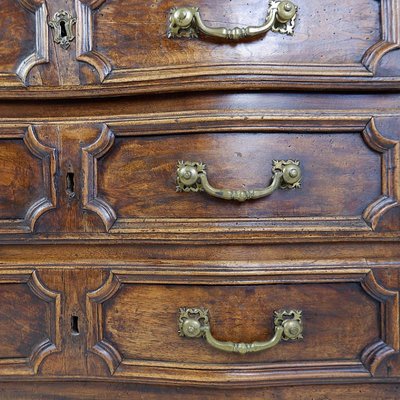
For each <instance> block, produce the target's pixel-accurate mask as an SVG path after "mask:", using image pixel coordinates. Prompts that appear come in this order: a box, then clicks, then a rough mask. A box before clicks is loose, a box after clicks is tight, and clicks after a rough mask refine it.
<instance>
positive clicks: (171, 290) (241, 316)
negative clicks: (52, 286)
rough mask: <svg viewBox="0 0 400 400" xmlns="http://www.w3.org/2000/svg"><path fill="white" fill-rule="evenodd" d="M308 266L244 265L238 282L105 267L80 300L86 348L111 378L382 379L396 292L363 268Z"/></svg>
mask: <svg viewBox="0 0 400 400" xmlns="http://www.w3.org/2000/svg"><path fill="white" fill-rule="evenodd" d="M192 267H193V266H192ZM318 268H323V267H322V266H319V267H317V268H315V269H314V272H311V271H307V270H300V269H299V270H297V271H293V272H288V271H289V270H288V269H287V268H285V267H283V268H281V269H280V270H279V271H273V270H271V269H269V270H268V268H267V267H264V268H263V269H261V267H260V269H259V270H258V272H255V270H254V267H253V270H252V268H248V269H247V270H246V276H245V277H241V276H240V274H238V273H237V271H236V272H234V270H233V269H230V268H227V267H218V266H216V267H214V268H213V270H212V271H210V270H209V269H208V270H204V269H201V268H200V267H199V266H197V268H195V267H193V270H192V269H190V268H189V270H185V272H183V271H182V266H179V265H177V266H169V268H168V271H166V269H164V271H160V270H158V271H156V270H153V271H154V272H153V274H152V275H151V276H150V275H148V272H147V273H146V272H145V270H142V271H140V270H139V268H136V270H135V271H132V270H131V271H120V270H118V269H115V270H113V271H112V272H111V274H110V276H109V278H108V280H107V281H106V282H105V283H104V285H103V286H101V287H100V288H99V289H97V290H96V291H94V292H89V293H88V294H87V310H88V320H89V321H90V322H89V327H88V329H89V348H90V349H91V352H92V353H94V354H96V355H97V356H98V357H100V358H102V359H103V360H104V361H105V362H106V364H107V366H108V369H109V371H110V373H111V374H112V375H113V376H114V377H116V378H123V377H124V378H132V379H135V378H136V379H140V380H142V379H156V380H157V379H158V380H160V381H163V382H165V381H181V382H189V381H190V382H191V383H195V384H196V385H197V384H202V383H204V382H206V384H207V385H210V383H212V384H227V383H228V382H229V383H230V384H233V385H234V384H246V383H249V382H251V381H252V382H255V381H257V382H258V383H260V382H266V381H282V380H285V381H292V380H293V381H294V380H301V379H307V378H311V377H312V378H314V379H317V380H318V379H326V378H327V377H332V376H334V377H336V378H338V379H346V378H348V379H352V378H354V379H357V378H368V377H371V376H386V374H387V373H388V372H387V371H388V369H386V368H385V367H383V365H384V364H385V363H386V361H387V358H389V357H391V356H393V355H394V354H395V353H396V352H397V351H398V346H399V343H398V341H399V336H398V333H399V332H398V316H399V315H398V292H397V291H396V290H393V291H392V290H389V289H387V288H384V287H383V286H381V285H380V284H379V283H378V281H377V279H376V277H375V276H374V274H373V272H371V270H368V269H360V268H350V267H349V269H348V270H347V271H346V270H340V271H339V270H335V269H334V268H331V269H330V270H329V272H327V271H326V270H325V272H324V274H323V275H321V274H319V273H318V272H317V270H318ZM267 270H268V272H266V271H267ZM285 270H286V271H285ZM230 273H232V274H236V277H234V276H230V275H229V274H230ZM146 275H147V276H146ZM195 309H197V310H195ZM282 310H286V311H283V312H282ZM290 310H297V311H296V312H294V313H291V312H290ZM207 318H208V319H207ZM283 320H285V322H284V323H283V326H287V328H288V329H286V330H285V331H284V332H285V333H283V336H279V333H280V329H281V328H279V327H280V326H282V325H281V324H282V321H283ZM289 320H290V322H289V325H290V327H291V328H290V329H289V325H286V324H287V323H288V321H289ZM274 324H275V327H274ZM206 326H207V327H208V328H207V329H208V330H209V332H211V336H212V337H208V335H207V338H206V337H205V336H206V334H205V329H206V328H205V327H206ZM277 336H279V337H278V338H277ZM271 340H272V342H273V343H272V342H271ZM255 341H256V342H261V343H258V344H253V345H251V343H253V342H255ZM227 342H235V343H242V344H239V345H236V346H235V345H234V344H232V343H227ZM265 342H268V343H265ZM243 343H244V344H243ZM246 343H247V344H248V345H247V346H246ZM257 347H258V350H259V351H257V352H253V351H255V349H257ZM246 352H247V353H246ZM385 360H386V361H385ZM382 374H383V375H382Z"/></svg>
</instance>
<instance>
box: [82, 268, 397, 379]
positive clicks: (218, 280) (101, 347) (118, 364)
mask: <svg viewBox="0 0 400 400" xmlns="http://www.w3.org/2000/svg"><path fill="white" fill-rule="evenodd" d="M366 265H367V264H366V263H365V266H366ZM259 267H260V268H261V266H259ZM360 267H361V268H360ZM149 268H150V269H151V266H149V265H146V266H142V267H140V266H137V267H136V268H134V270H131V269H123V270H119V269H114V270H112V271H111V272H110V274H109V276H108V278H107V280H106V281H105V283H104V284H103V285H102V286H100V288H98V289H97V290H95V291H93V292H89V293H87V299H86V307H87V313H88V321H89V327H88V329H89V346H90V351H91V352H93V353H95V354H97V355H98V356H100V357H101V358H102V359H103V360H104V361H105V362H106V364H107V366H108V368H109V371H110V374H112V375H114V376H116V377H119V378H123V379H138V380H140V381H141V382H143V381H153V380H154V379H157V381H159V383H166V382H171V381H174V383H177V382H180V383H184V382H187V381H190V382H192V383H194V382H195V383H196V385H201V384H202V383H204V376H203V372H202V371H203V370H204V369H206V370H207V374H208V379H207V380H206V381H207V384H209V383H210V381H209V379H210V372H212V383H213V384H216V385H223V384H226V383H228V382H229V384H232V385H243V384H249V383H251V382H255V381H257V382H258V383H260V380H262V381H263V382H265V383H266V382H272V381H286V382H287V380H288V379H290V380H296V379H300V380H301V379H307V378H312V379H314V380H315V379H316V378H315V376H316V374H317V375H318V377H319V378H317V379H326V378H327V377H329V376H335V377H336V378H338V379H352V378H360V377H364V378H368V377H371V376H377V372H378V369H379V367H380V366H381V365H382V364H383V363H384V362H385V361H386V360H387V358H388V357H389V356H391V355H393V354H395V353H397V352H398V351H399V324H398V321H399V292H397V291H392V290H388V289H386V288H384V287H382V286H381V285H380V284H379V283H378V282H377V280H376V278H375V276H374V274H373V272H372V270H371V269H370V268H362V265H359V264H354V265H353V266H352V265H346V269H335V268H333V266H332V268H330V269H329V268H328V269H327V268H326V266H322V265H321V266H320V267H318V266H316V265H314V266H313V270H312V271H309V270H307V269H304V270H301V269H295V270H290V269H288V270H286V271H285V270H282V269H277V270H273V269H268V268H262V269H260V270H257V271H253V272H252V271H251V270H246V271H247V273H246V279H245V282H246V284H271V283H273V282H275V283H276V279H277V277H278V276H279V279H280V280H281V281H282V282H284V283H286V284H287V283H290V284H305V283H330V282H332V283H334V282H336V283H353V282H355V283H359V284H360V285H361V287H362V288H363V289H364V291H365V292H366V293H367V294H368V295H369V296H370V297H372V298H373V299H374V300H376V301H377V302H378V303H379V304H380V307H379V308H378V310H379V311H378V312H379V315H378V317H379V318H380V320H381V323H380V330H381V332H380V338H379V339H378V340H377V341H376V342H374V343H372V344H368V345H366V347H365V349H364V350H363V351H362V353H361V354H360V357H359V359H355V360H325V361H318V362H314V361H309V362H302V363H300V364H299V363H294V364H292V363H286V362H284V361H282V363H278V364H277V363H274V364H272V365H270V364H260V365H255V366H253V367H252V368H250V367H249V366H241V365H237V364H235V374H234V375H235V376H232V373H231V372H232V366H231V365H230V366H229V367H227V369H226V371H225V369H224V368H223V366H222V365H218V366H216V365H214V364H212V363H211V364H209V365H203V364H201V366H198V365H196V363H195V362H193V363H190V364H184V365H183V364H180V363H175V362H164V361H159V362H158V361H151V362H147V361H146V360H133V359H127V358H124V357H123V354H121V353H120V352H119V351H118V349H117V347H116V345H115V344H113V343H110V342H109V341H108V340H107V339H106V338H105V336H104V330H105V326H104V323H105V322H104V319H103V318H104V315H103V304H104V303H105V302H106V301H108V300H110V299H111V298H113V297H114V296H115V295H118V291H119V289H120V288H121V285H122V284H141V283H143V284H144V283H146V284H149V282H148V274H149V272H148V271H149ZM319 268H320V269H321V270H322V271H323V272H321V273H319V272H318V269H319ZM194 270H195V271H196V272H195V273H194V274H191V273H190V272H188V274H182V268H181V267H179V265H177V266H173V265H169V266H168V268H167V269H166V270H165V271H159V272H158V273H157V276H155V277H154V280H153V281H154V282H153V283H152V284H158V283H160V282H162V283H165V282H168V284H173V285H197V284H204V276H203V275H204V272H205V271H204V272H203V273H200V272H198V269H197V268H195V267H194ZM206 270H207V269H206ZM310 272H312V273H310ZM232 273H233V274H234V275H235V276H236V275H237V270H236V268H235V269H234V271H233V272H232ZM226 274H227V275H226ZM252 274H254V276H252ZM208 275H210V280H211V281H212V283H213V284H229V285H235V284H239V282H240V281H238V283H235V280H232V277H231V276H230V275H229V272H228V271H227V270H226V268H223V267H221V268H218V267H214V269H213V271H209V270H208ZM225 275H226V276H225ZM211 276H212V278H211ZM227 282H228V283H227ZM304 312H305V313H306V310H304ZM374 317H375V316H373V317H372V318H374ZM347 322H349V321H347ZM349 323H350V322H349ZM227 371H229V372H228V374H226V372H227Z"/></svg>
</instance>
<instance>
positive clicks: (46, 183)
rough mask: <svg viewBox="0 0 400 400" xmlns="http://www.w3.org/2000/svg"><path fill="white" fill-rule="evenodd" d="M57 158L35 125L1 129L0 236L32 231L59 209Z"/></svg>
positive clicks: (2, 127) (3, 127) (54, 151)
mask: <svg viewBox="0 0 400 400" xmlns="http://www.w3.org/2000/svg"><path fill="white" fill-rule="evenodd" d="M56 163H57V155H56V150H55V149H54V148H52V147H49V146H46V145H44V144H43V143H41V142H40V141H39V140H38V138H37V136H36V133H35V130H34V128H33V127H32V126H28V127H18V126H1V127H0V233H28V232H33V231H34V228H35V224H36V221H37V220H38V218H39V217H40V216H41V215H42V214H43V213H45V212H46V211H48V210H50V209H53V208H55V207H56V189H55V174H56V168H57V167H56Z"/></svg>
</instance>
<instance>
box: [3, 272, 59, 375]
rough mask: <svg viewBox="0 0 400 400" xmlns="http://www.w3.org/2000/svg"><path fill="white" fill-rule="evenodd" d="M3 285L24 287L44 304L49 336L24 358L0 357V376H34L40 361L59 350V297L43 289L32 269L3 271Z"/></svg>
mask: <svg viewBox="0 0 400 400" xmlns="http://www.w3.org/2000/svg"><path fill="white" fill-rule="evenodd" d="M4 283H19V284H26V285H28V287H29V288H30V290H31V292H32V293H33V294H34V295H35V296H36V297H38V298H40V299H41V300H43V301H44V302H45V303H47V307H48V310H49V311H48V312H49V315H50V321H51V322H52V323H51V325H50V326H49V327H48V332H49V336H48V338H46V339H44V340H43V341H42V342H40V343H37V344H36V345H35V346H34V347H33V349H32V352H31V354H30V356H29V357H26V358H22V357H21V358H2V359H1V360H0V375H1V376H18V375H24V376H29V375H37V374H38V373H39V369H40V365H41V364H42V362H43V360H44V359H45V358H46V357H48V356H49V355H50V354H52V353H55V352H59V351H61V330H60V329H61V327H60V322H61V294H60V293H58V292H54V291H52V290H50V289H49V288H47V287H46V286H45V285H44V284H43V283H42V282H41V280H40V278H39V276H38V273H37V271H36V270H3V271H0V288H1V284H4Z"/></svg>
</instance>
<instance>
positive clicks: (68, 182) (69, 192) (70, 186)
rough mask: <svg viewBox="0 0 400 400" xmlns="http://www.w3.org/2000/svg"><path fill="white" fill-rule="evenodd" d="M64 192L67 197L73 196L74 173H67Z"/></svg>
mask: <svg viewBox="0 0 400 400" xmlns="http://www.w3.org/2000/svg"><path fill="white" fill-rule="evenodd" d="M66 192H67V195H68V196H69V197H74V196H75V182H74V173H73V172H68V173H67V176H66Z"/></svg>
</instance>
